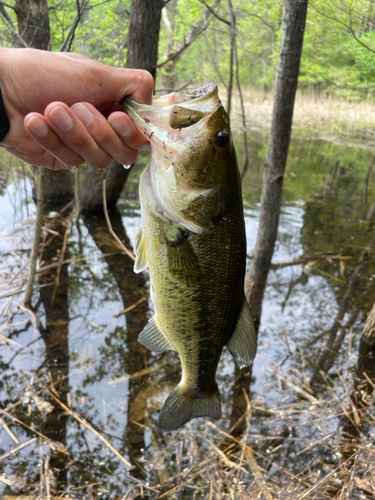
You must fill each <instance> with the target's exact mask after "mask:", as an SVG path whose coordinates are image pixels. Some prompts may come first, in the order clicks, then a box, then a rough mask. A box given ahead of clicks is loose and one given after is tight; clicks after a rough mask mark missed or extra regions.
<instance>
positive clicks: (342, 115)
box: [233, 92, 375, 150]
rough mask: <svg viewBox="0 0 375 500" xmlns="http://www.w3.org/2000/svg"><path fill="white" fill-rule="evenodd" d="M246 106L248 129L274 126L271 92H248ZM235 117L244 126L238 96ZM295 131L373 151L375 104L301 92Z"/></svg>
mask: <svg viewBox="0 0 375 500" xmlns="http://www.w3.org/2000/svg"><path fill="white" fill-rule="evenodd" d="M245 109H246V120H247V128H248V130H250V131H251V130H263V129H269V128H270V126H271V119H272V109H273V96H272V95H271V94H269V93H268V94H266V93H262V92H252V93H246V94H245ZM233 119H234V120H233V122H234V126H235V127H236V128H240V124H241V109H240V102H239V99H238V96H236V95H235V98H234V106H233ZM293 133H294V135H296V134H301V133H303V134H308V135H309V136H311V137H314V138H319V139H324V140H327V141H330V142H334V143H337V144H345V145H347V146H355V147H360V148H364V149H369V150H371V149H373V148H374V147H375V106H374V104H373V103H371V102H370V101H361V102H347V101H344V100H340V99H337V98H334V97H324V96H314V95H308V94H301V93H299V94H297V97H296V103H295V108H294V118H293Z"/></svg>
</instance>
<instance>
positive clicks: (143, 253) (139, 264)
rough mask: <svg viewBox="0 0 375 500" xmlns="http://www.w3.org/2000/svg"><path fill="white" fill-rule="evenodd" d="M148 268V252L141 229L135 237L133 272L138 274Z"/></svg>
mask: <svg viewBox="0 0 375 500" xmlns="http://www.w3.org/2000/svg"><path fill="white" fill-rule="evenodd" d="M147 266H148V251H147V243H146V238H145V237H144V234H143V230H142V228H141V229H140V230H139V231H138V233H137V236H136V237H135V262H134V272H135V273H140V272H141V271H143V270H144V269H146V267H147Z"/></svg>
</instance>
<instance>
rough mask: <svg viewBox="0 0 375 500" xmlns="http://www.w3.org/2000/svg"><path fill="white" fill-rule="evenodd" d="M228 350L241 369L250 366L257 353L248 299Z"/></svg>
mask: <svg viewBox="0 0 375 500" xmlns="http://www.w3.org/2000/svg"><path fill="white" fill-rule="evenodd" d="M227 348H228V350H229V352H230V353H231V354H232V356H233V358H234V360H235V362H236V363H237V364H238V366H239V367H240V368H245V367H246V366H250V365H251V363H252V362H253V360H254V358H255V354H256V352H257V335H256V331H255V328H254V323H253V319H252V317H251V314H250V309H249V306H248V304H247V301H246V299H244V301H243V304H242V308H241V312H240V316H239V318H238V321H237V326H236V329H235V331H234V333H233V335H232V336H231V338H230V339H229V342H228V343H227Z"/></svg>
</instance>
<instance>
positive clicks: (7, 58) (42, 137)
mask: <svg viewBox="0 0 375 500" xmlns="http://www.w3.org/2000/svg"><path fill="white" fill-rule="evenodd" d="M0 69H1V71H0V88H1V92H2V95H3V100H4V106H5V110H6V114H7V116H8V118H9V121H10V130H9V132H8V133H7V135H6V136H5V138H4V139H3V141H2V142H1V143H0V145H1V146H3V147H4V148H5V149H7V150H8V151H10V152H11V153H12V154H13V155H15V156H17V157H18V158H20V159H21V160H23V161H25V162H27V163H30V164H32V165H40V166H45V167H48V168H51V169H54V170H59V169H69V168H72V167H75V166H77V165H80V164H82V163H84V162H85V161H86V162H87V163H89V164H90V165H93V166H95V167H97V168H105V167H107V166H108V165H109V164H110V163H111V161H112V160H113V159H115V160H117V161H118V162H120V163H122V164H124V165H130V164H131V163H133V162H134V161H135V160H136V158H137V156H138V150H139V149H141V148H143V147H145V146H146V145H147V144H148V142H147V140H145V138H144V137H143V136H142V134H141V133H140V132H139V131H138V130H137V129H136V127H135V126H134V125H133V122H132V121H131V119H130V118H129V116H128V115H126V114H125V113H123V112H122V111H121V110H122V106H120V105H119V102H120V101H121V100H122V99H123V98H124V97H125V96H131V97H133V98H134V99H135V100H136V101H139V102H141V103H145V104H149V103H151V102H152V91H153V85H154V82H153V79H152V76H151V75H150V73H148V72H147V71H143V70H133V69H124V68H114V67H111V66H106V65H104V64H101V63H99V62H97V61H94V60H91V59H88V58H86V57H84V56H80V55H78V54H71V53H67V52H46V51H42V50H35V49H7V48H1V49H0Z"/></svg>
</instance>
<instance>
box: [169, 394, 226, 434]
mask: <svg viewBox="0 0 375 500" xmlns="http://www.w3.org/2000/svg"><path fill="white" fill-rule="evenodd" d="M196 417H211V418H214V419H216V420H218V419H219V418H221V404H220V393H219V389H218V387H217V385H216V387H215V390H214V391H213V392H212V393H211V394H210V395H209V396H207V397H205V398H202V397H197V396H195V397H194V396H193V397H191V396H190V397H186V396H185V395H184V393H183V391H182V388H181V386H180V385H178V386H177V387H175V388H174V389H173V391H172V392H171V393H170V395H169V396H168V397H167V399H166V401H165V403H164V406H163V408H162V410H161V412H160V416H159V427H160V429H162V430H164V431H175V430H177V429H179V428H180V427H182V426H183V425H184V424H186V422H188V421H189V420H191V419H192V418H196Z"/></svg>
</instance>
